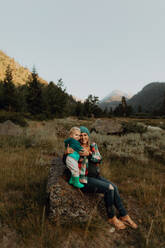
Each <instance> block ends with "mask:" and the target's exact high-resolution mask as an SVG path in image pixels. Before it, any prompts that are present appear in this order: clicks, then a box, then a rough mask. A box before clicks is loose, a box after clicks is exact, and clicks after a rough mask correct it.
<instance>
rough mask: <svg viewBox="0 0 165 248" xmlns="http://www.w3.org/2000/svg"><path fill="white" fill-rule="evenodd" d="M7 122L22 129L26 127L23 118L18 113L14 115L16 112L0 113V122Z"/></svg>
mask: <svg viewBox="0 0 165 248" xmlns="http://www.w3.org/2000/svg"><path fill="white" fill-rule="evenodd" d="M7 120H10V121H12V122H13V123H15V124H18V125H20V126H22V127H25V126H27V125H28V124H27V122H26V121H25V119H24V116H23V115H22V114H20V113H16V112H6V111H2V112H0V122H1V123H2V122H5V121H7Z"/></svg>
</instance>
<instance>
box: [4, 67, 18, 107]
mask: <svg viewBox="0 0 165 248" xmlns="http://www.w3.org/2000/svg"><path fill="white" fill-rule="evenodd" d="M3 106H4V109H6V110H8V111H11V110H16V109H17V95H16V88H15V85H14V83H13V76H12V70H11V68H10V66H9V65H8V67H7V69H6V75H5V79H4V82H3Z"/></svg>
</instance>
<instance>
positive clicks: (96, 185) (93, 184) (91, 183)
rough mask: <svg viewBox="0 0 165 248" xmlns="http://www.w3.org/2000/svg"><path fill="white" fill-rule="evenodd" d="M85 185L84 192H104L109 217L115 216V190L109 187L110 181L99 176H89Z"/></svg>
mask: <svg viewBox="0 0 165 248" xmlns="http://www.w3.org/2000/svg"><path fill="white" fill-rule="evenodd" d="M84 185H85V186H84V188H82V189H81V190H82V191H83V192H88V193H103V194H104V201H105V207H106V210H107V215H108V218H113V217H114V216H115V213H114V208H113V206H114V190H111V189H110V188H109V182H108V183H107V182H104V181H102V180H100V179H97V178H93V177H88V183H87V184H84Z"/></svg>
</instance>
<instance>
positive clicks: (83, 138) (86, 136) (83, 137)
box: [80, 133, 89, 145]
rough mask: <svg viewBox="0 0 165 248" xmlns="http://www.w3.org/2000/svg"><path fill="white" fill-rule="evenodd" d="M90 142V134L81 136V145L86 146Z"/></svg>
mask: <svg viewBox="0 0 165 248" xmlns="http://www.w3.org/2000/svg"><path fill="white" fill-rule="evenodd" d="M88 142H89V136H88V134H87V133H81V134H80V143H81V144H84V145H86V144H88Z"/></svg>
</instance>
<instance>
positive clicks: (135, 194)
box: [0, 118, 165, 248]
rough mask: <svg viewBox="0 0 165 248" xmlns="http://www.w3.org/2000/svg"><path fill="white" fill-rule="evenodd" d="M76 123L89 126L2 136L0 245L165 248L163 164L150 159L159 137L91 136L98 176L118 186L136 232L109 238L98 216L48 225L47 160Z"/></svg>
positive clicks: (36, 127)
mask: <svg viewBox="0 0 165 248" xmlns="http://www.w3.org/2000/svg"><path fill="white" fill-rule="evenodd" d="M75 125H76V126H77V125H88V127H90V125H91V121H90V122H87V121H77V120H76V119H71V118H69V119H65V120H55V121H50V122H47V123H45V122H41V123H36V122H31V123H30V126H29V127H28V128H27V129H25V131H24V135H23V136H21V137H17V138H16V137H10V138H7V137H6V138H4V137H3V138H1V141H0V146H1V150H0V161H1V166H0V223H1V230H0V244H1V247H7V245H8V244H11V243H12V245H13V247H50V248H51V247H52V248H53V247H60V248H61V247H68V248H70V247H84V246H85V247H107V248H108V247H113V248H115V247H149V248H152V247H153V248H155V247H160V248H163V247H165V238H164V237H165V202H164V199H165V185H164V179H165V166H164V163H162V161H160V160H159V159H157V156H156V155H155V153H156V151H157V152H158V151H159V152H160V153H163V151H164V147H165V143H164V140H165V139H164V133H162V134H161V135H160V133H154V134H153V133H146V134H143V135H139V134H129V135H127V136H123V137H115V136H103V135H98V134H92V139H93V140H95V141H96V142H97V143H98V145H99V147H100V150H101V153H102V154H103V157H104V161H103V164H102V165H101V172H102V174H103V175H104V176H105V177H106V178H108V179H109V180H110V181H112V182H114V183H115V184H116V185H118V188H119V190H120V193H121V195H122V198H123V199H124V204H125V205H126V208H127V209H128V211H129V213H130V215H131V216H132V217H133V219H135V221H136V222H137V223H138V225H139V229H138V230H136V231H134V230H130V229H128V230H126V231H124V232H115V233H113V234H112V233H110V232H109V230H110V227H109V226H108V224H107V223H106V222H105V220H103V219H100V218H98V219H97V218H94V219H92V218H91V220H90V221H89V222H88V223H87V224H86V225H85V226H84V225H81V223H80V224H79V225H76V226H74V225H72V226H69V227H68V226H61V225H60V223H57V225H56V226H55V225H52V224H51V223H50V222H49V220H48V218H47V211H46V203H47V202H46V200H47V199H46V195H45V187H46V180H47V175H48V171H49V166H50V162H51V159H52V157H53V156H54V155H56V154H58V155H62V152H63V139H64V136H65V135H67V132H66V133H64V135H62V132H63V131H64V130H68V129H69V128H70V127H71V126H75ZM148 147H150V148H152V149H151V150H152V152H151V150H149V148H148ZM154 149H155V150H154ZM154 152H155V153H154ZM125 154H126V155H125ZM124 156H125V157H124ZM64 233H65V235H64ZM84 235H85V238H84ZM75 240H76V241H75ZM9 246H10V245H9Z"/></svg>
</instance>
